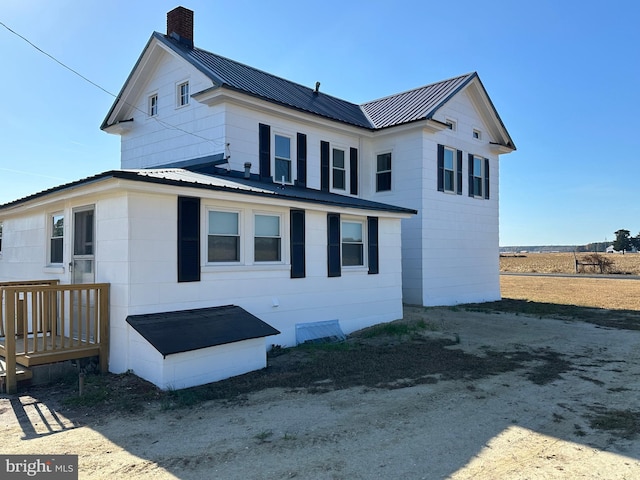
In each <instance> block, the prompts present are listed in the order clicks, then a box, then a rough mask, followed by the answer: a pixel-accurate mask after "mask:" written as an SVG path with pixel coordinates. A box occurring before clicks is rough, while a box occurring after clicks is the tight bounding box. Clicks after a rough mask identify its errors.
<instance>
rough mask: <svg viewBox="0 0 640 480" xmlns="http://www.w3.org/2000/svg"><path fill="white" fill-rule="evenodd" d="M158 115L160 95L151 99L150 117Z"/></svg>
mask: <svg viewBox="0 0 640 480" xmlns="http://www.w3.org/2000/svg"><path fill="white" fill-rule="evenodd" d="M157 114H158V94H154V95H151V96H150V97H149V116H150V117H155V116H156V115H157Z"/></svg>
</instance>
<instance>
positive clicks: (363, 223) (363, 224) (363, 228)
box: [340, 216, 368, 270]
mask: <svg viewBox="0 0 640 480" xmlns="http://www.w3.org/2000/svg"><path fill="white" fill-rule="evenodd" d="M345 223H350V224H357V225H360V233H361V235H362V238H361V241H360V242H345V241H344V224H345ZM345 244H347V245H359V246H360V251H361V254H362V262H361V263H359V264H356V265H353V264H351V265H345V263H344V251H345V248H344V246H345ZM367 250H368V242H367V219H366V218H361V217H348V216H341V218H340V266H341V267H342V268H343V269H346V270H361V269H364V268H367V265H368V261H367Z"/></svg>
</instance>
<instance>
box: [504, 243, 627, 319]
mask: <svg viewBox="0 0 640 480" xmlns="http://www.w3.org/2000/svg"><path fill="white" fill-rule="evenodd" d="M525 255H526V256H502V257H500V271H501V272H503V273H507V272H511V273H571V274H572V273H574V272H575V264H574V256H573V254H572V253H531V254H525ZM584 256H585V254H579V255H578V259H579V260H581V259H583V258H584ZM606 258H607V259H610V260H612V261H613V266H612V269H611V272H612V273H613V272H615V273H618V274H620V279H617V278H610V277H603V278H587V277H582V278H581V276H580V274H578V275H576V276H574V277H544V276H542V277H538V276H531V277H526V276H510V275H502V277H501V279H500V287H501V290H502V297H503V298H505V299H513V300H526V301H528V302H540V303H552V304H558V305H577V306H581V307H593V308H603V309H608V310H637V311H640V280H633V279H630V278H625V275H640V254H626V255H618V254H609V255H606Z"/></svg>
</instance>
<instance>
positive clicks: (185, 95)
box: [178, 82, 189, 107]
mask: <svg viewBox="0 0 640 480" xmlns="http://www.w3.org/2000/svg"><path fill="white" fill-rule="evenodd" d="M185 105H189V82H184V83H181V84H180V85H178V106H179V107H184V106H185Z"/></svg>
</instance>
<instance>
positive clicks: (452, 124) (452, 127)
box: [444, 118, 456, 132]
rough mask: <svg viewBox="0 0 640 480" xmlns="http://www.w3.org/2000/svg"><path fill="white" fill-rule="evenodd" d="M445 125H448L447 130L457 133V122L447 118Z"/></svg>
mask: <svg viewBox="0 0 640 480" xmlns="http://www.w3.org/2000/svg"><path fill="white" fill-rule="evenodd" d="M444 123H445V124H446V125H447V128H448V129H449V130H452V131H454V132H455V131H456V122H455V121H453V120H451V119H449V118H447V119H446V120H445V121H444Z"/></svg>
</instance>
